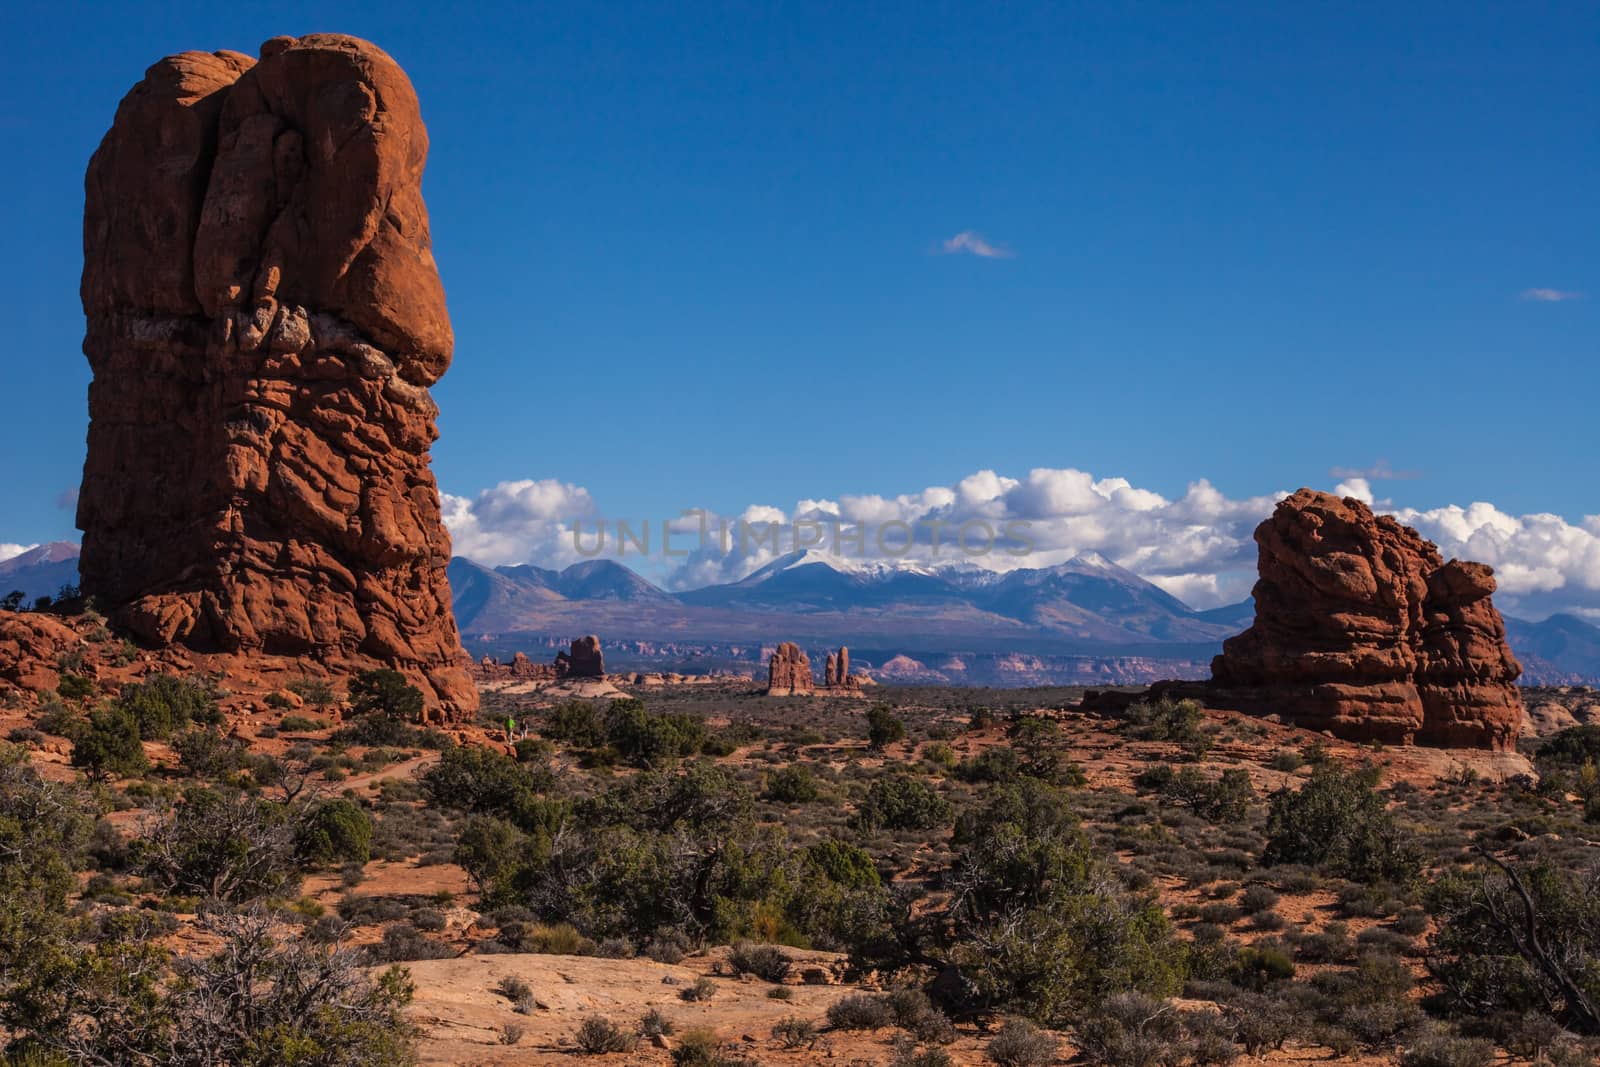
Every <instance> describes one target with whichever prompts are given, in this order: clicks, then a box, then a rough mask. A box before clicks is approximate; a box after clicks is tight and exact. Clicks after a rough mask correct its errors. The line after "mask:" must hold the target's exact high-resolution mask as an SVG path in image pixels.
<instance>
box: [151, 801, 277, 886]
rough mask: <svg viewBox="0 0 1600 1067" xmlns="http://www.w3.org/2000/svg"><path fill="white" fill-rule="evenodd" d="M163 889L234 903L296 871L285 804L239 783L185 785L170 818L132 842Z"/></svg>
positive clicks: (274, 884)
mask: <svg viewBox="0 0 1600 1067" xmlns="http://www.w3.org/2000/svg"><path fill="white" fill-rule="evenodd" d="M134 856H135V858H136V860H137V862H138V863H139V865H140V866H141V867H142V868H143V870H144V872H145V873H146V874H147V875H149V876H150V877H151V878H152V879H154V880H155V882H156V883H157V884H158V885H160V886H161V887H162V888H163V889H164V890H166V891H168V892H175V893H186V894H194V895H197V896H202V897H212V898H215V899H218V900H223V901H228V902H230V903H237V902H240V901H246V900H252V899H254V898H256V897H261V896H265V895H267V894H270V893H274V892H277V891H279V890H281V889H283V888H285V887H286V886H287V885H288V884H289V883H290V882H291V880H292V879H293V878H294V832H293V828H292V827H291V825H290V823H289V818H288V812H287V811H286V809H285V808H284V806H283V805H280V804H274V803H272V802H269V801H266V800H262V799H259V798H257V797H253V796H251V795H249V794H248V793H242V792H239V791H237V790H221V789H191V790H190V791H189V792H188V793H186V794H185V795H184V799H183V802H182V803H180V804H179V805H178V806H177V808H176V809H175V810H174V811H173V814H172V816H171V818H170V819H168V820H167V821H166V822H164V823H162V824H161V825H159V826H157V827H156V828H155V829H154V830H153V831H152V832H151V833H150V834H149V836H147V837H145V838H142V839H140V840H138V841H136V842H135V843H134Z"/></svg>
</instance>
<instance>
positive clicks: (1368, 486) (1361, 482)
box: [1333, 478, 1373, 506]
mask: <svg viewBox="0 0 1600 1067" xmlns="http://www.w3.org/2000/svg"><path fill="white" fill-rule="evenodd" d="M1333 492H1334V494H1335V495H1336V496H1353V497H1355V498H1356V499H1357V500H1359V501H1361V502H1362V503H1363V504H1367V505H1369V506H1370V505H1371V504H1372V499H1373V497H1372V483H1370V482H1368V481H1367V480H1366V479H1365V478H1351V479H1350V480H1349V481H1346V482H1340V483H1339V484H1338V485H1336V486H1334V487H1333Z"/></svg>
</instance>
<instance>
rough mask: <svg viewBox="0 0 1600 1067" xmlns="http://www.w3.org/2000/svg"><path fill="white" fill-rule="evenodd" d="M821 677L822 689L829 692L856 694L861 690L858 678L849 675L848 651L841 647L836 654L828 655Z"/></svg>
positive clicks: (830, 653)
mask: <svg viewBox="0 0 1600 1067" xmlns="http://www.w3.org/2000/svg"><path fill="white" fill-rule="evenodd" d="M822 677H823V683H822V684H823V687H824V688H825V689H828V690H831V691H836V692H837V691H848V692H850V693H856V692H859V691H860V689H861V679H860V677H858V676H857V675H854V674H851V673H850V650H849V649H848V648H845V647H843V646H842V645H841V646H840V648H839V651H838V652H829V653H828V662H827V666H826V667H825V668H824V670H823V673H822Z"/></svg>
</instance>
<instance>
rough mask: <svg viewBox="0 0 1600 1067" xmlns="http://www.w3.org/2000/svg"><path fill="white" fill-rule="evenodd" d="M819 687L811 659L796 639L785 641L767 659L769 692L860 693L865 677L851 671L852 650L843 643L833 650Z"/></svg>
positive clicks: (782, 695)
mask: <svg viewBox="0 0 1600 1067" xmlns="http://www.w3.org/2000/svg"><path fill="white" fill-rule="evenodd" d="M822 679H823V681H822V688H820V689H818V688H817V681H816V678H815V676H813V675H812V673H811V659H810V657H808V656H807V655H806V654H805V652H804V650H802V649H801V648H800V646H799V645H797V644H795V643H794V642H793V641H785V642H784V643H783V644H781V645H779V646H778V647H777V648H776V649H774V650H773V652H772V658H771V659H770V660H769V661H768V663H767V696H769V697H786V696H810V695H818V696H860V695H861V688H862V681H863V680H862V677H861V676H860V675H857V674H852V673H850V650H849V649H848V648H844V647H841V648H840V649H839V651H837V652H829V653H828V658H827V660H826V661H825V666H824V668H823V675H822Z"/></svg>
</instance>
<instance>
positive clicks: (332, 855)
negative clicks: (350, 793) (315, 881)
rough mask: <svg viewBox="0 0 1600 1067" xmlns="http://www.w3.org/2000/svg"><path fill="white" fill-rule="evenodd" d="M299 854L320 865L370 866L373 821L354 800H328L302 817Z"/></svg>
mask: <svg viewBox="0 0 1600 1067" xmlns="http://www.w3.org/2000/svg"><path fill="white" fill-rule="evenodd" d="M295 853H296V855H297V856H299V858H300V859H301V861H302V862H305V863H310V864H314V865H316V866H327V865H329V864H334V863H366V862H367V860H368V859H369V858H370V857H371V855H372V819H371V817H370V816H368V815H367V813H366V812H365V811H363V810H362V809H361V805H359V804H357V803H356V802H355V801H353V800H346V799H344V798H343V797H338V798H334V799H332V800H325V801H323V802H322V803H320V804H318V805H317V806H316V807H314V808H312V809H311V810H310V811H309V812H307V813H306V814H305V815H304V816H303V817H302V819H301V821H300V825H299V827H298V828H297V830H296V833H295Z"/></svg>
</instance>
